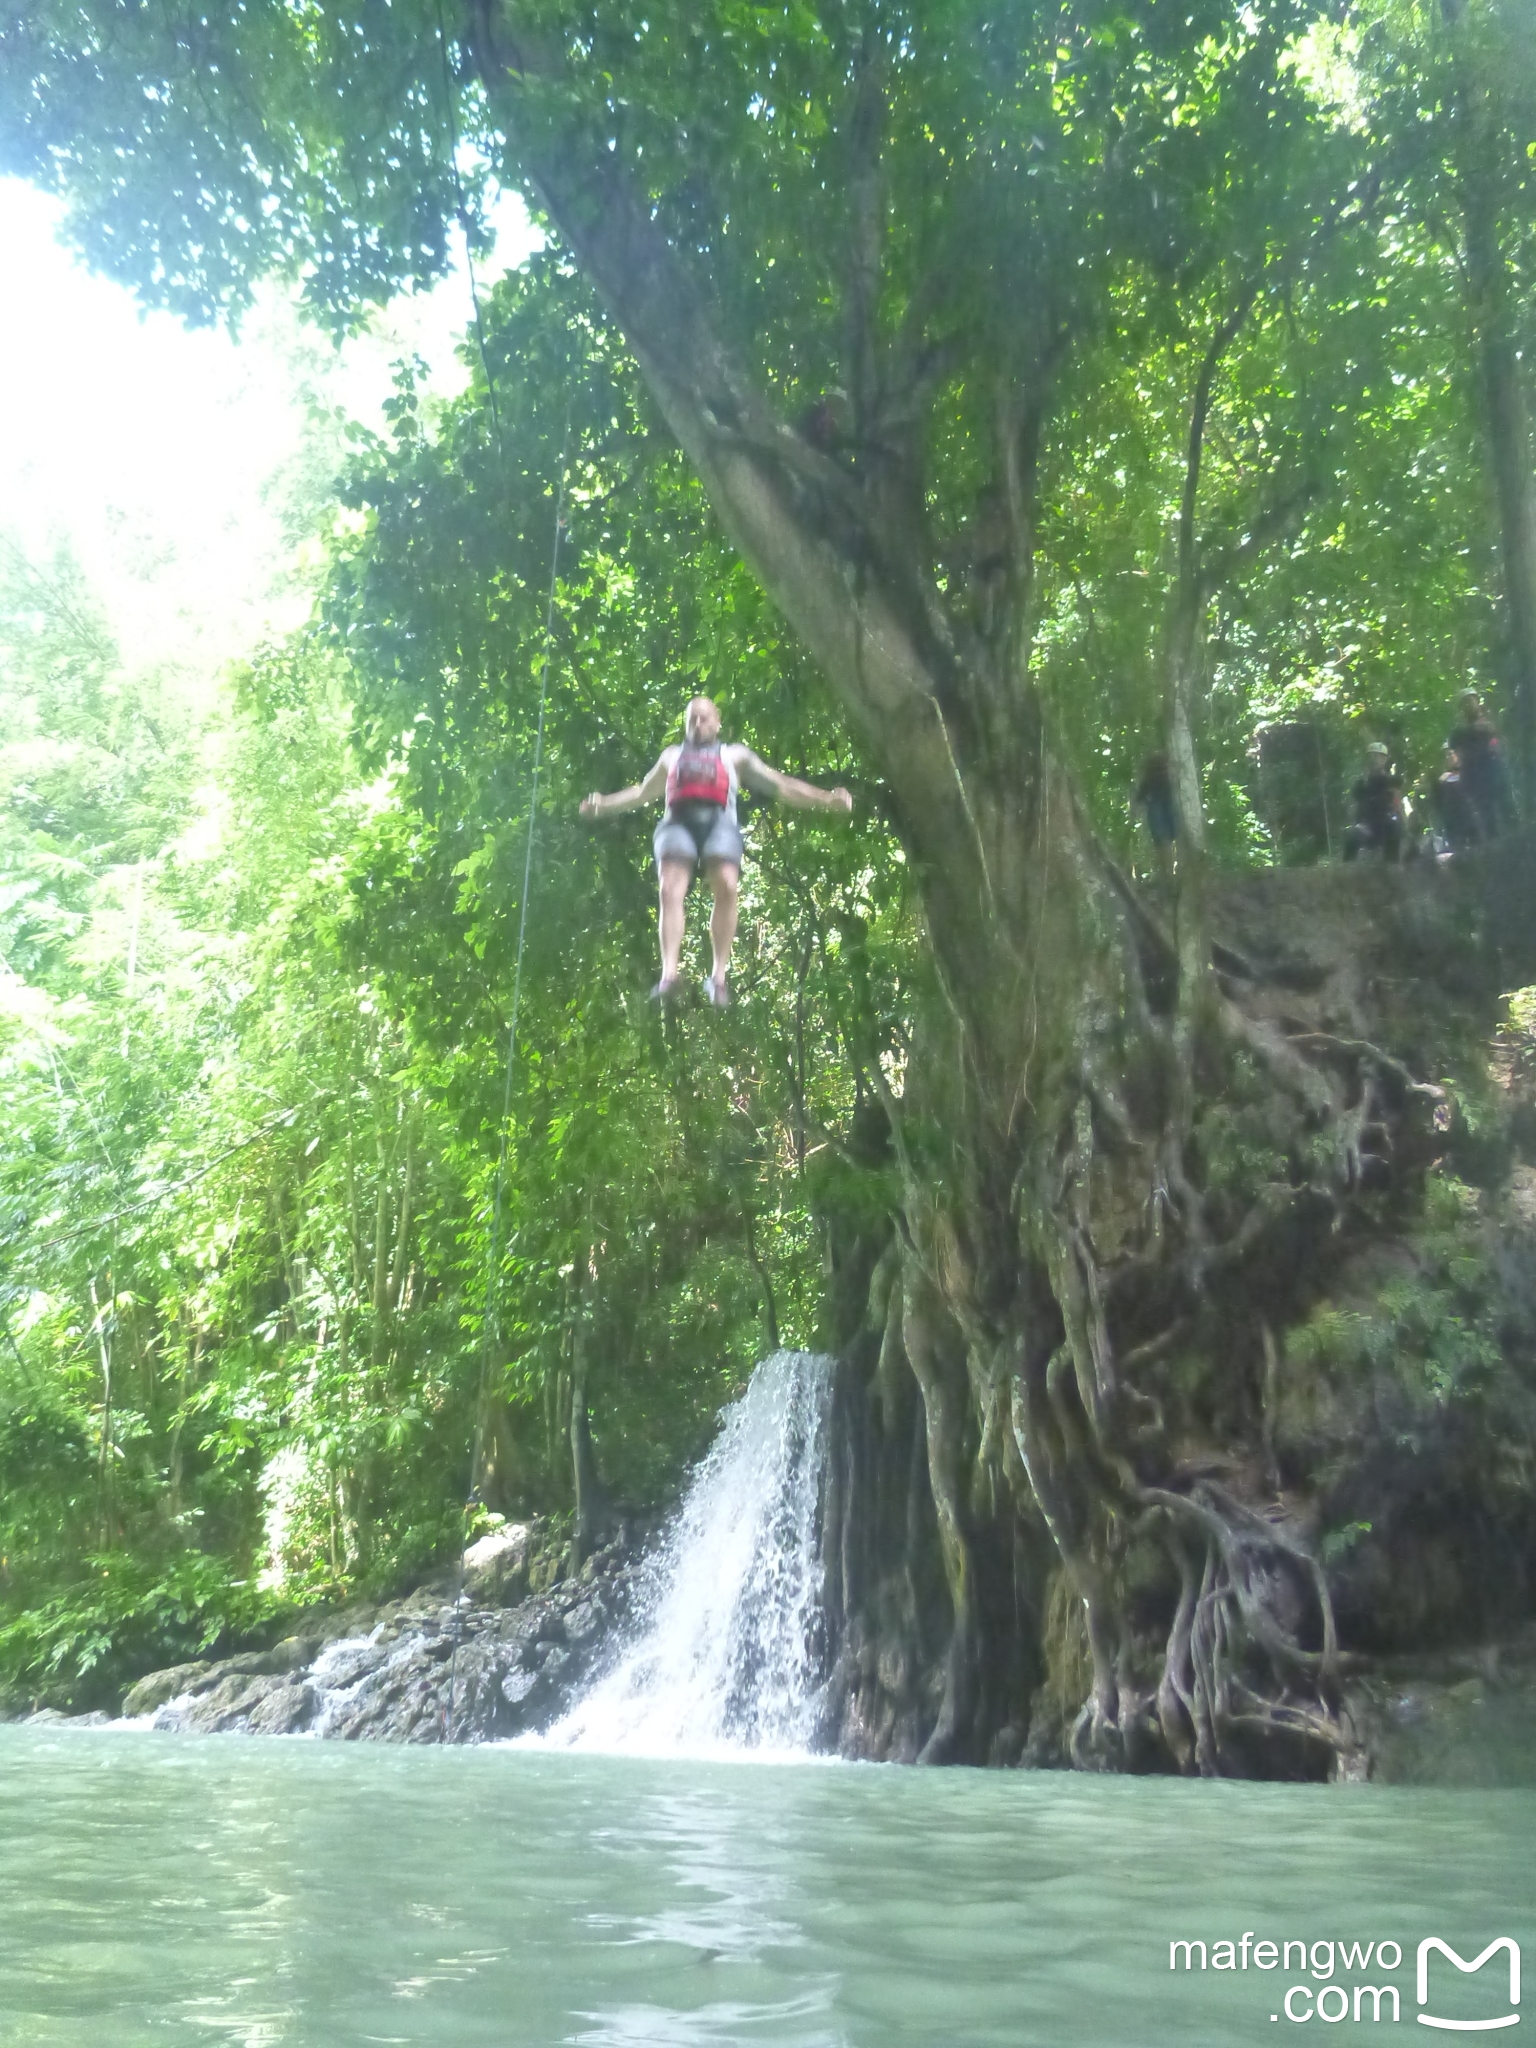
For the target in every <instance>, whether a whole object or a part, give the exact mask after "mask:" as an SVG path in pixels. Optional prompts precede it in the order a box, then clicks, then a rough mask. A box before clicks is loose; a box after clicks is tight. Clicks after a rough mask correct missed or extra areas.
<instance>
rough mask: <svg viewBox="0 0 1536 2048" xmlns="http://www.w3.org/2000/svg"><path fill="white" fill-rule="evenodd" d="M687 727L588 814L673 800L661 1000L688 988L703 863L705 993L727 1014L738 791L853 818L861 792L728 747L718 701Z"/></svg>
mask: <svg viewBox="0 0 1536 2048" xmlns="http://www.w3.org/2000/svg"><path fill="white" fill-rule="evenodd" d="M683 731H684V739H683V742H682V745H681V746H673V747H665V748H663V750H662V752H661V754H660V755H659V756H658V758H657V761H656V764H655V766H654V767H653V768H652V769H651V772H650V773H649V775H647V776H646V778H645V780H644V781H643V782H637V783H634V784H633V785H632V786H631V787H630V788H629V789H620V790H616V791H615V792H614V793H613V794H612V795H611V796H603V795H601V794H600V793H599V792H598V791H597V790H594V791H593V792H592V794H591V795H590V796H587V797H583V799H582V803H581V815H582V816H583V817H584V818H601V817H607V816H609V815H610V814H612V813H614V812H617V811H633V810H638V809H639V807H640V806H641V805H642V804H648V803H654V802H655V800H656V799H657V798H658V797H664V798H665V800H666V806H667V807H666V809H665V811H664V812H663V813H662V817H661V822H660V824H659V825H658V826H657V827H656V830H655V832H654V834H653V835H652V839H651V845H652V848H653V849H654V851H655V855H656V872H657V875H658V877H659V880H660V892H661V911H660V919H659V923H660V932H661V979H660V981H658V982H657V984H656V986H655V987H654V988H653V989H652V990H651V995H652V997H653V999H654V1000H656V1001H657V1002H668V1001H670V1000H671V998H672V997H673V995H674V994H676V992H677V990H678V988H679V986H680V979H681V977H680V975H679V971H678V969H679V961H680V960H681V957H682V950H683V919H684V903H685V901H686V898H687V895H688V885H689V883H690V882H691V881H692V880H693V876H694V870H695V869H696V868H697V867H698V866H699V864H700V863H701V862H702V864H703V868H704V872H705V874H706V876H707V877H708V879H709V886H710V890H711V892H712V894H713V897H714V910H713V914H712V915H711V917H710V921H709V937H710V944H711V946H712V948H713V952H714V959H713V965H712V970H711V973H710V975H709V978H708V980H707V981H706V982H705V984H704V993H705V994H706V995H707V996H708V998H709V1000H710V1002H711V1003H713V1004H714V1006H715V1008H716V1009H717V1010H723V1009H724V1008H725V1007H726V1005H727V1004H728V1003H729V1002H730V1000H731V997H730V990H729V988H728V985H727V982H726V976H727V973H728V972H729V970H730V965H731V947H732V945H733V944H734V942H735V938H736V913H737V899H738V891H739V887H740V882H741V858H742V852H743V847H742V838H741V827H740V825H739V824H738V823H737V821H736V793H737V791H738V790H739V789H740V788H741V786H742V785H743V784H745V785H746V787H747V788H748V789H753V790H756V791H758V792H759V794H761V795H763V796H772V797H777V798H778V800H779V801H780V803H786V804H793V805H795V806H796V807H797V808H798V809H801V810H824V811H840V812H842V813H843V814H844V815H845V816H846V815H847V813H848V812H850V811H851V810H852V809H853V798H852V797H851V796H850V795H849V794H848V791H847V790H846V789H819V788H817V786H816V784H815V783H813V782H801V781H799V780H798V779H797V778H796V777H795V776H793V775H781V774H780V773H779V771H778V769H777V768H770V767H769V766H768V764H767V762H766V761H763V760H760V759H759V758H758V756H757V755H756V754H754V753H753V751H752V749H751V748H750V747H744V746H742V745H741V744H740V742H739V741H732V742H726V743H722V741H721V738H720V712H719V709H718V707H717V706H716V705H715V704H714V702H713V701H712V700H711V699H710V698H708V697H695V698H693V699H692V700H691V702H690V703H689V706H688V712H687V717H686V719H685V722H684V727H683Z"/></svg>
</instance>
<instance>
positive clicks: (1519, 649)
mask: <svg viewBox="0 0 1536 2048" xmlns="http://www.w3.org/2000/svg"><path fill="white" fill-rule="evenodd" d="M1442 11H1443V13H1444V16H1445V20H1446V23H1447V25H1448V26H1449V28H1450V30H1451V33H1452V37H1453V53H1454V54H1453V63H1454V67H1455V74H1456V144H1455V157H1456V172H1457V183H1458V187H1459V191H1460V197H1461V215H1462V228H1463V247H1462V255H1463V266H1462V267H1463V277H1464V280H1465V289H1466V300H1467V310H1468V313H1469V314H1470V316H1471V321H1472V328H1473V332H1474V334H1475V336H1476V339H1477V353H1478V362H1479V367H1480V370H1481V373H1482V399H1483V422H1484V428H1485V432H1486V436H1487V449H1488V465H1489V469H1490V472H1491V474H1492V479H1493V487H1494V501H1495V504H1496V507H1497V511H1498V526H1499V554H1500V564H1501V568H1502V570H1503V584H1504V618H1505V633H1506V642H1507V650H1506V651H1507V666H1508V678H1507V679H1508V683H1509V688H1510V694H1511V699H1512V706H1513V711H1514V738H1515V758H1516V763H1517V768H1518V780H1519V783H1520V792H1521V796H1522V798H1523V800H1524V805H1525V810H1526V814H1527V816H1530V815H1532V805H1533V803H1536V466H1533V457H1536V450H1533V449H1532V445H1531V423H1530V417H1529V410H1528V402H1527V395H1526V391H1525V389H1524V387H1523V384H1522V374H1521V371H1522V366H1521V359H1520V342H1519V336H1518V332H1517V308H1516V302H1515V291H1514V285H1513V281H1512V279H1511V277H1510V271H1509V263H1508V260H1507V258H1506V256H1505V253H1504V246H1503V223H1502V220H1501V210H1502V209H1501V205H1500V189H1501V186H1502V185H1504V183H1505V182H1506V180H1507V162H1506V159H1508V158H1510V157H1512V156H1514V155H1516V154H1517V153H1519V151H1520V150H1521V147H1522V144H1521V141H1520V139H1519V137H1518V135H1517V134H1516V132H1515V131H1514V130H1513V128H1511V127H1510V125H1509V124H1508V123H1506V122H1505V121H1504V120H1503V119H1502V118H1501V116H1500V111H1499V108H1498V105H1497V90H1496V86H1495V84H1494V82H1493V80H1491V79H1490V77H1489V76H1488V70H1489V59H1490V52H1489V50H1488V49H1487V48H1486V47H1479V40H1478V37H1477V35H1476V28H1477V24H1476V22H1475V21H1474V20H1472V19H1469V15H1468V9H1467V7H1466V4H1465V0H1442Z"/></svg>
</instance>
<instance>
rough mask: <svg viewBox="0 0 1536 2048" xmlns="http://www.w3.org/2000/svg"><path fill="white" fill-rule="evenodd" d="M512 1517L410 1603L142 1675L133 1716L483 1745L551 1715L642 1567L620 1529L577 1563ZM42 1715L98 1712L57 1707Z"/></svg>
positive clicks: (224, 1727) (567, 1700) (206, 1729)
mask: <svg viewBox="0 0 1536 2048" xmlns="http://www.w3.org/2000/svg"><path fill="white" fill-rule="evenodd" d="M561 1572H562V1564H561V1559H560V1556H559V1553H557V1552H551V1551H550V1550H548V1549H547V1548H545V1549H541V1548H540V1544H539V1532H538V1531H537V1529H536V1527H535V1526H530V1525H518V1526H515V1527H509V1528H506V1529H503V1530H499V1531H498V1532H497V1533H496V1534H495V1535H494V1536H486V1537H482V1538H481V1540H480V1541H479V1542H478V1543H475V1544H473V1545H471V1547H470V1549H469V1551H468V1552H467V1553H466V1555H465V1559H464V1571H463V1575H462V1584H461V1583H460V1575H459V1574H458V1573H457V1572H455V1573H454V1574H452V1575H451V1576H449V1577H447V1578H443V1579H438V1580H435V1581H432V1582H431V1583H429V1584H427V1585H425V1586H422V1587H420V1588H418V1589H417V1591H415V1592H414V1593H412V1594H410V1595H409V1596H408V1597H407V1598H405V1599H403V1600H393V1601H387V1602H385V1603H384V1604H382V1605H380V1606H377V1607H349V1608H346V1609H344V1610H342V1611H340V1612H338V1613H332V1614H316V1615H314V1616H309V1615H305V1616H303V1617H302V1624H301V1626H299V1627H298V1628H296V1629H295V1630H294V1633H293V1634H292V1635H289V1636H286V1637H285V1638H284V1639H283V1640H282V1641H281V1642H278V1643H275V1644H273V1645H272V1647H271V1648H269V1649H259V1650H248V1651H245V1652H243V1653H241V1654H240V1655H238V1656H234V1657H222V1658H219V1659H217V1660H216V1661H212V1662H207V1661H205V1662H198V1663H193V1664H177V1665H173V1666H172V1667H171V1668H170V1669H169V1670H165V1671H153V1672H151V1673H150V1674H149V1676H148V1677H147V1678H141V1679H140V1680H139V1682H138V1684H137V1685H135V1686H134V1687H133V1688H132V1689H131V1690H130V1692H129V1693H128V1695H127V1697H126V1698H125V1699H124V1701H123V1713H124V1715H125V1717H127V1718H130V1719H134V1720H139V1721H145V1722H147V1723H148V1724H149V1725H150V1726H151V1727H154V1728H163V1729H168V1730H171V1731H174V1732H177V1733H197V1734H216V1733H219V1734H222V1733H228V1732H239V1733H244V1734H252V1735H319V1736H331V1737H336V1738H339V1739H341V1740H344V1741H369V1742H487V1741H494V1740H498V1739H500V1738H502V1737H505V1736H510V1735H525V1734H531V1733H535V1732H537V1731H538V1730H540V1729H543V1728H547V1727H549V1726H550V1725H551V1724H552V1723H553V1722H555V1721H557V1720H558V1719H559V1718H560V1716H561V1715H562V1714H563V1713H564V1712H565V1710H566V1708H567V1707H569V1706H570V1705H571V1704H572V1702H573V1700H574V1699H575V1698H576V1696H577V1694H578V1693H579V1692H580V1691H581V1690H582V1688H583V1687H584V1685H585V1684H586V1683H587V1682H588V1681H589V1680H591V1679H592V1678H593V1677H595V1676H596V1675H597V1674H598V1673H599V1671H600V1670H601V1669H602V1667H603V1665H604V1663H605V1662H606V1661H608V1660H609V1659H610V1658H611V1657H612V1656H613V1654H614V1652H615V1649H616V1647H617V1635H618V1631H619V1628H620V1625H621V1624H622V1623H623V1621H624V1620H625V1619H626V1617H627V1616H628V1615H629V1613H630V1611H631V1609H632V1606H633V1602H634V1595H635V1590H636V1585H637V1581H638V1578H639V1573H640V1546H639V1544H638V1542H637V1541H636V1540H635V1539H634V1537H633V1536H632V1534H631V1533H630V1532H629V1531H627V1530H624V1531H621V1532H620V1534H619V1535H618V1536H617V1537H615V1538H614V1540H613V1541H612V1542H610V1543H609V1544H608V1545H607V1546H606V1547H605V1548H604V1549H602V1550H600V1551H598V1552H596V1553H595V1554H594V1555H593V1556H592V1557H590V1558H588V1559H587V1560H586V1563H585V1564H584V1565H583V1566H582V1568H581V1570H580V1571H579V1572H577V1573H575V1574H573V1575H568V1576H566V1575H561ZM32 1719H33V1720H34V1721H43V1720H46V1721H59V1722H62V1721H64V1720H66V1719H75V1720H78V1721H81V1722H94V1723H96V1724H98V1725H99V1724H100V1723H101V1722H102V1721H103V1720H105V1719H106V1716H104V1715H100V1714H90V1715H82V1716H78V1717H71V1716H64V1715H60V1714H56V1713H52V1712H47V1713H44V1714H38V1715H34V1716H32Z"/></svg>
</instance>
